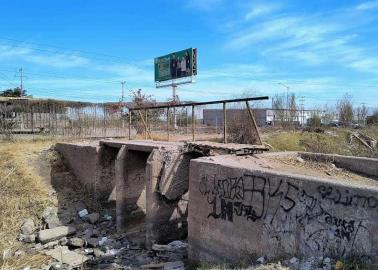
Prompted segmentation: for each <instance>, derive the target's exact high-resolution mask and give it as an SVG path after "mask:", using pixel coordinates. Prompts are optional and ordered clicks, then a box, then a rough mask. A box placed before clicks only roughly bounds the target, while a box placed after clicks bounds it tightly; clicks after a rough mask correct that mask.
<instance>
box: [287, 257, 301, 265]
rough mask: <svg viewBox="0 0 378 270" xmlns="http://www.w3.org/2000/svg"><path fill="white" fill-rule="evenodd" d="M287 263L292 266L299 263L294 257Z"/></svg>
mask: <svg viewBox="0 0 378 270" xmlns="http://www.w3.org/2000/svg"><path fill="white" fill-rule="evenodd" d="M289 262H290V263H291V264H294V265H296V264H298V263H299V259H298V258H296V257H293V258H291V259H290V260H289Z"/></svg>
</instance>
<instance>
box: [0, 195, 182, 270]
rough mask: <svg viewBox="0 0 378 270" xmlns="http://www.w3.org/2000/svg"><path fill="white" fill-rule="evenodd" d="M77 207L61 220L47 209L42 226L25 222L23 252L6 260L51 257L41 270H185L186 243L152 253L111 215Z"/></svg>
mask: <svg viewBox="0 0 378 270" xmlns="http://www.w3.org/2000/svg"><path fill="white" fill-rule="evenodd" d="M74 206H75V209H76V211H75V213H73V215H69V214H70V212H69V211H68V212H67V213H59V216H60V217H58V210H57V208H53V207H49V208H47V209H45V211H44V212H43V214H42V217H41V219H42V222H41V225H38V226H36V225H35V223H34V221H33V220H32V219H27V220H25V221H24V223H23V225H22V227H21V233H20V235H19V241H22V242H23V243H24V245H23V248H22V250H21V249H20V250H18V251H16V252H15V253H13V252H12V251H11V250H5V251H4V253H3V258H4V259H9V258H11V257H13V256H14V257H17V258H18V257H21V256H25V255H35V254H44V255H46V256H49V258H51V259H50V260H49V263H48V264H47V265H44V266H42V267H41V269H46V270H47V269H49V270H50V269H75V268H80V269H185V268H184V263H183V261H185V260H186V258H187V244H186V243H185V242H182V241H173V242H172V243H170V244H168V245H153V247H152V250H147V249H145V248H144V247H143V245H142V244H141V243H134V242H133V241H132V238H133V236H132V235H129V234H128V233H125V234H118V233H117V232H116V228H115V220H114V218H113V216H112V215H110V214H109V213H102V214H100V213H97V212H92V213H89V211H88V210H87V208H86V206H85V205H84V203H82V202H77V203H75V204H74ZM63 224H65V225H63ZM141 233H144V232H141ZM26 269H28V268H26ZM26 269H25V270H26Z"/></svg>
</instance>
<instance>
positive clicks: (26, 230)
mask: <svg viewBox="0 0 378 270" xmlns="http://www.w3.org/2000/svg"><path fill="white" fill-rule="evenodd" d="M34 230H35V225H34V221H33V220H32V219H31V218H28V219H26V220H25V221H24V223H23V224H22V226H21V232H22V234H25V235H30V234H33V232H34Z"/></svg>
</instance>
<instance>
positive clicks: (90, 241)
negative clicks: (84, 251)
mask: <svg viewBox="0 0 378 270" xmlns="http://www.w3.org/2000/svg"><path fill="white" fill-rule="evenodd" d="M86 240H87V246H88V247H97V246H98V239H97V238H93V237H92V238H89V239H86Z"/></svg>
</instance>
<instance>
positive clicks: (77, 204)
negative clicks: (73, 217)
mask: <svg viewBox="0 0 378 270" xmlns="http://www.w3.org/2000/svg"><path fill="white" fill-rule="evenodd" d="M74 207H75V210H76V211H77V212H80V211H81V210H84V209H86V208H87V206H86V205H85V203H83V202H82V201H78V202H75V203H74Z"/></svg>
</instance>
